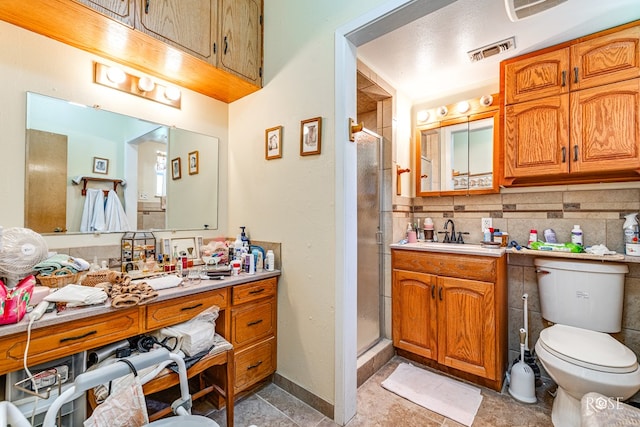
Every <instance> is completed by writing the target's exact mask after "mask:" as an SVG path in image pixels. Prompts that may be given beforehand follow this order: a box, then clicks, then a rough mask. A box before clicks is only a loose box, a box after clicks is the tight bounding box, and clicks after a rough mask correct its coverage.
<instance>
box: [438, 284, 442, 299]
mask: <svg viewBox="0 0 640 427" xmlns="http://www.w3.org/2000/svg"><path fill="white" fill-rule="evenodd" d="M438 298H440V301H442V286H440V289H438Z"/></svg>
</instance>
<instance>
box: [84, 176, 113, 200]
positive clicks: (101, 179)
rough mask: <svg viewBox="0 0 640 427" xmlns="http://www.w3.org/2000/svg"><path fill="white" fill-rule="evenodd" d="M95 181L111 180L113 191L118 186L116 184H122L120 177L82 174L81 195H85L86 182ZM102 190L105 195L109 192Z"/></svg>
mask: <svg viewBox="0 0 640 427" xmlns="http://www.w3.org/2000/svg"><path fill="white" fill-rule="evenodd" d="M89 181H96V182H112V183H113V191H116V189H117V188H118V184H122V180H121V179H111V178H94V177H91V176H83V177H82V195H83V196H86V195H87V182H89ZM102 191H103V192H104V195H105V197H106V196H107V195H108V194H109V190H102Z"/></svg>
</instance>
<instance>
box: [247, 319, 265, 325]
mask: <svg viewBox="0 0 640 427" xmlns="http://www.w3.org/2000/svg"><path fill="white" fill-rule="evenodd" d="M260 323H262V319H258V320H254V321H253V322H249V323H247V326H255V325H258V324H260Z"/></svg>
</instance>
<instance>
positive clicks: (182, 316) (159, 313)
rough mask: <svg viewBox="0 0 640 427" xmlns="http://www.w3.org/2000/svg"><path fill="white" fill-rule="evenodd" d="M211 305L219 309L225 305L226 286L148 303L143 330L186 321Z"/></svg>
mask: <svg viewBox="0 0 640 427" xmlns="http://www.w3.org/2000/svg"><path fill="white" fill-rule="evenodd" d="M212 305H216V306H218V307H220V308H221V309H223V308H225V307H226V306H227V289H226V288H225V289H216V290H213V291H209V292H203V293H200V294H194V295H188V296H185V297H181V298H175V299H171V300H166V301H162V302H157V303H151V304H148V305H147V306H146V316H145V330H146V331H151V330H154V329H158V328H162V327H164V326H169V325H175V324H177V323H182V322H186V321H187V320H190V319H192V318H193V317H195V316H196V315H198V314H200V313H201V312H202V311H204V310H205V309H207V308H209V307H211V306H212Z"/></svg>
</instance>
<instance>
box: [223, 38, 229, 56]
mask: <svg viewBox="0 0 640 427" xmlns="http://www.w3.org/2000/svg"><path fill="white" fill-rule="evenodd" d="M228 50H229V42H228V41H227V36H224V54H225V55H226V54H227V51H228Z"/></svg>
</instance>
